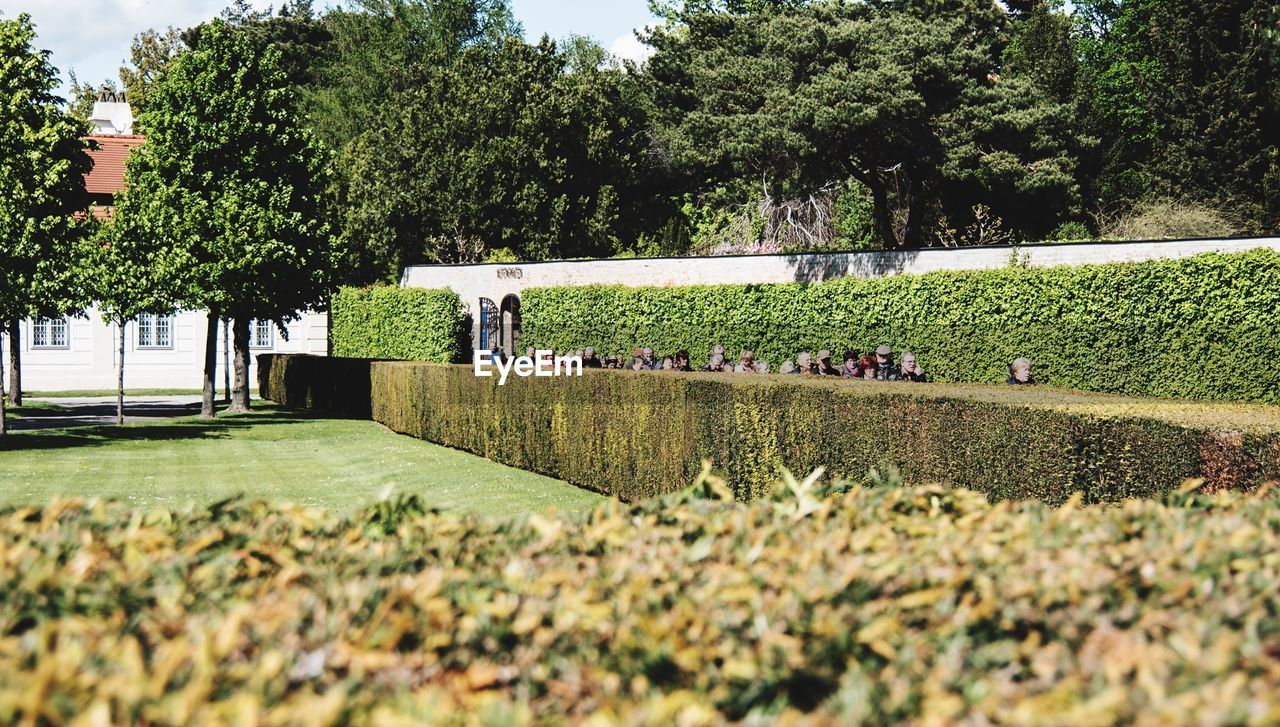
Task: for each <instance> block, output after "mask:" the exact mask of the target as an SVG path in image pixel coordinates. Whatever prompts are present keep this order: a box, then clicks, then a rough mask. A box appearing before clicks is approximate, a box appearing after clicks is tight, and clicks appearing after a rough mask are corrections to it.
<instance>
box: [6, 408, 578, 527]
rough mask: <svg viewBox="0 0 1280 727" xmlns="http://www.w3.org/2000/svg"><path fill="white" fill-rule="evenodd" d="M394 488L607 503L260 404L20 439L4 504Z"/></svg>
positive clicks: (352, 502)
mask: <svg viewBox="0 0 1280 727" xmlns="http://www.w3.org/2000/svg"><path fill="white" fill-rule="evenodd" d="M387 490H392V491H394V492H396V493H416V494H418V495H420V496H421V497H422V498H423V500H424V501H425V502H426V504H427V505H428V506H430V507H438V508H441V509H445V510H456V511H479V512H485V513H490V514H494V515H505V514H512V513H517V512H525V511H531V510H532V511H540V510H544V509H546V508H548V507H558V508H561V509H568V510H574V509H587V508H590V507H592V506H593V505H594V504H595V503H596V502H598V501H599V499H600V496H598V495H596V494H593V493H590V492H587V491H585V490H581V489H578V488H577V487H574V486H572V485H570V484H568V483H565V482H561V481H560V480H555V479H551V478H549V477H543V476H541V475H536V474H533V473H530V472H525V471H523V470H519V469H515V468H512V467H506V466H504V465H500V464H497V463H496V462H492V461H490V460H487V459H484V458H482V457H476V456H474V455H470V454H466V453H464V452H459V451H456V450H452V449H447V448H445V447H440V446H437V445H434V444H430V443H428V442H424V441H421V440H418V439H413V438H410V437H402V436H400V435H397V434H394V433H392V432H390V431H388V430H387V429H385V428H383V427H382V426H381V425H379V424H376V423H374V422H370V421H362V420H354V419H326V418H321V417H318V416H313V415H310V414H307V413H300V412H292V411H286V410H282V409H274V408H265V407H264V408H261V409H258V410H255V411H254V412H253V413H250V414H247V415H236V416H226V415H224V416H220V417H219V418H218V419H217V420H215V421H212V422H210V421H206V420H202V419H198V418H190V419H173V420H167V421H163V422H159V423H149V424H141V425H132V426H125V427H85V428H78V429H59V430H44V431H34V432H15V433H10V434H9V435H7V436H6V437H5V438H4V439H3V440H0V505H8V504H25V503H40V502H45V501H47V500H48V499H49V498H51V497H53V496H55V495H60V496H72V497H86V498H87V497H94V496H99V497H110V498H117V499H121V500H124V501H127V502H130V503H133V504H135V505H139V506H143V507H145V506H150V505H160V506H165V507H172V508H180V507H182V506H184V505H185V504H187V503H197V504H206V503H209V502H214V501H217V500H220V499H223V498H226V497H230V496H233V495H236V494H244V495H245V496H247V497H250V498H254V499H259V498H260V499H265V500H272V501H287V502H295V503H300V504H307V505H323V506H325V507H327V508H330V509H332V510H335V511H338V512H346V511H350V510H352V509H355V508H358V507H360V506H363V505H366V504H370V503H373V502H376V501H377V500H378V499H379V497H380V495H381V494H382V493H383V492H384V491H387Z"/></svg>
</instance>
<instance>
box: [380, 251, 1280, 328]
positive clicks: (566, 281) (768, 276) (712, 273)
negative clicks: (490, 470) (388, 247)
mask: <svg viewBox="0 0 1280 727" xmlns="http://www.w3.org/2000/svg"><path fill="white" fill-rule="evenodd" d="M1259 247H1268V248H1272V249H1275V250H1280V238H1275V237H1271V238H1245V239H1227V240H1172V241H1167V242H1114V243H1112V242H1107V243H1102V242H1088V243H1066V244H1046V245H1026V246H1022V247H1018V248H1010V247H981V248H963V249H948V248H933V249H928V250H913V251H908V252H885V251H879V252H851V253H818V254H805V255H739V256H728V257H682V258H626V259H605V260H572V261H557V262H540V263H509V264H508V263H499V264H480V265H415V266H412V267H408V268H405V270H404V274H403V275H402V276H401V280H400V284H401V286H403V287H408V288H451V289H452V290H454V291H455V292H456V293H458V295H459V297H461V298H462V301H463V303H465V304H466V305H467V306H468V307H469V308H470V310H471V312H472V314H473V315H472V318H473V323H472V326H473V330H472V335H473V339H472V340H473V341H474V340H478V339H479V336H478V326H479V320H478V318H479V316H478V315H476V313H477V311H479V303H480V299H481V298H488V299H489V300H492V301H493V302H494V303H495V304H496V305H501V304H502V301H503V299H504V298H506V297H507V296H508V295H515V296H517V297H518V296H519V295H520V293H521V291H523V290H525V289H526V288H545V287H554V286H565V285H631V286H676V285H732V284H750V283H795V282H816V281H820V280H829V279H831V278H838V277H847V276H856V277H861V278H875V277H881V276H885V275H896V274H900V273H928V272H933V271H936V270H986V269H990V268H1000V267H1004V266H1006V265H1009V264H1010V261H1011V258H1012V256H1014V255H1018V256H1019V257H1020V258H1021V259H1022V261H1023V262H1024V263H1026V264H1029V265H1032V266H1036V267H1054V266H1059V265H1086V264H1091V263H1112V262H1136V261H1141V260H1157V259H1171V258H1182V257H1189V256H1192V255H1199V254H1202V253H1206V252H1243V251H1245V250H1252V249H1254V248H1259Z"/></svg>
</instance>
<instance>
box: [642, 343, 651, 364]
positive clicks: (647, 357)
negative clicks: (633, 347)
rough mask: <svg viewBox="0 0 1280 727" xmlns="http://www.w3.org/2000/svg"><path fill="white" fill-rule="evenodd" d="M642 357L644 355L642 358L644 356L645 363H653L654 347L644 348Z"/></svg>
mask: <svg viewBox="0 0 1280 727" xmlns="http://www.w3.org/2000/svg"><path fill="white" fill-rule="evenodd" d="M641 355H642V356H644V360H645V361H652V360H653V347H652V346H645V347H644V351H642V352H641Z"/></svg>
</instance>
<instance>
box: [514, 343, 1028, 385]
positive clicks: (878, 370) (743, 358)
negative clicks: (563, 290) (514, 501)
mask: <svg viewBox="0 0 1280 727" xmlns="http://www.w3.org/2000/svg"><path fill="white" fill-rule="evenodd" d="M532 348H533V347H530V353H529V355H530V356H532ZM574 355H575V356H577V357H579V358H581V359H582V364H583V366H584V367H586V368H595V369H630V370H632V371H706V372H714V373H737V374H767V373H770V369H769V362H768V361H764V360H761V359H757V358H756V355H755V353H754V352H752V351H747V350H744V351H742V353H740V354H739V355H738V360H737V362H734V361H732V360H730V358H729V357H728V356H726V355H725V348H724V346H721V345H718V344H717V345H716V346H714V347H713V348H712V349H711V356H710V357H709V359H708V361H707V364H706V365H705V366H702V367H701V368H700V369H695V368H693V366H692V365H691V363H690V359H689V352H688V351H687V350H680V351H676V352H675V353H674V354H671V355H670V356H663V357H662V358H658V356H657V355H656V354H655V353H654V350H653V347H651V346H643V347H641V348H637V349H635V350H634V351H632V352H631V356H629V357H628V356H624V355H616V356H598V355H597V354H596V350H595V348H593V347H591V346H588V347H586V348H580V349H578V350H577V351H575V352H574ZM777 373H782V374H796V375H802V376H835V377H841V378H846V379H867V380H872V381H910V382H915V383H927V382H928V381H929V376H928V375H927V374H926V373H925V372H924V369H923V368H921V366H920V363H919V362H918V361H917V360H916V355H915V354H914V353H912V352H911V351H902V352H901V353H900V354H899V355H898V361H897V362H896V363H895V361H894V352H893V347H891V346H888V345H883V346H880V347H878V348H876V350H875V351H874V352H872V353H866V354H859V353H857V352H856V351H851V350H850V351H845V352H844V353H843V355H842V356H841V357H840V359H839V361H836V360H833V358H832V354H831V352H830V351H828V350H825V349H824V350H821V351H818V352H817V353H816V354H812V353H810V352H808V351H801V352H800V353H798V354H796V357H795V360H788V361H786V362H784V363H783V364H782V366H781V368H780V369H779V370H778V372H777ZM1006 383H1007V384H1010V385H1027V384H1035V383H1036V382H1035V378H1034V377H1033V376H1032V375H1031V361H1030V360H1028V359H1025V358H1019V359H1016V360H1014V361H1013V362H1012V363H1010V364H1009V378H1008V380H1007V381H1006Z"/></svg>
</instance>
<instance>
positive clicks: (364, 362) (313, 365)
mask: <svg viewBox="0 0 1280 727" xmlns="http://www.w3.org/2000/svg"><path fill="white" fill-rule="evenodd" d="M372 363H373V362H372V361H371V360H369V359H356V358H338V357H334V356H310V355H305V354H276V353H264V354H261V355H259V356H258V395H259V396H261V397H262V398H264V399H267V400H269V401H274V402H276V403H277V404H280V405H282V406H287V407H290V408H293V409H314V410H317V411H324V412H330V413H334V414H343V415H346V416H350V417H357V418H364V419H367V418H369V416H370V414H371V408H370V401H371V399H370V393H369V384H370V381H371V378H370V375H369V368H370V366H371V365H372Z"/></svg>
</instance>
